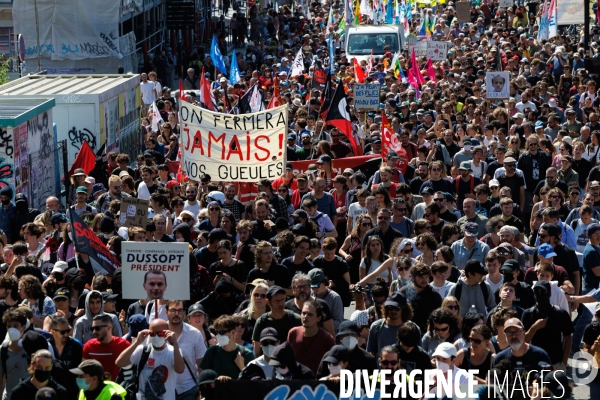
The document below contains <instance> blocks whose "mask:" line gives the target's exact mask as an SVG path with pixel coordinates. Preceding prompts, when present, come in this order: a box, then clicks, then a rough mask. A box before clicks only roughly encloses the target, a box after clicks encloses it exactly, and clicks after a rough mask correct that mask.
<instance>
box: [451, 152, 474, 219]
mask: <svg viewBox="0 0 600 400" xmlns="http://www.w3.org/2000/svg"><path fill="white" fill-rule="evenodd" d="M471 168H472V161H463V162H461V163H460V166H459V167H458V173H459V174H460V176H457V177H456V178H454V179H453V180H452V185H453V186H454V192H455V193H456V195H457V199H456V203H457V204H458V206H459V210H461V211H462V206H463V202H464V200H465V198H467V197H468V198H471V199H474V198H475V190H474V189H475V187H476V186H478V185H480V184H481V178H479V177H476V176H474V175H473V174H472V173H471Z"/></svg>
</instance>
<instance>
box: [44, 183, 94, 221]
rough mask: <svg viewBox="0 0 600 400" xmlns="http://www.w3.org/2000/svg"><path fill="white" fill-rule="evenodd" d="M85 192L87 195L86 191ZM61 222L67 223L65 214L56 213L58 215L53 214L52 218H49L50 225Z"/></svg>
mask: <svg viewBox="0 0 600 400" xmlns="http://www.w3.org/2000/svg"><path fill="white" fill-rule="evenodd" d="M85 192H86V193H87V190H86V191H85ZM62 222H68V221H67V217H66V216H65V214H61V213H58V214H54V215H53V216H51V217H50V224H51V225H54V224H60V223H62Z"/></svg>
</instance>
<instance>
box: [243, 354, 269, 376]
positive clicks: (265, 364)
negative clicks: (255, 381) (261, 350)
mask: <svg viewBox="0 0 600 400" xmlns="http://www.w3.org/2000/svg"><path fill="white" fill-rule="evenodd" d="M250 364H255V365H258V366H259V367H261V368H262V370H263V372H264V373H265V377H266V378H267V380H268V379H271V377H272V376H273V368H275V367H274V366H272V365H269V363H268V362H267V360H265V356H264V355H262V356H260V357H258V358H255V359H254V360H252V361H250V362H249V363H248V365H250Z"/></svg>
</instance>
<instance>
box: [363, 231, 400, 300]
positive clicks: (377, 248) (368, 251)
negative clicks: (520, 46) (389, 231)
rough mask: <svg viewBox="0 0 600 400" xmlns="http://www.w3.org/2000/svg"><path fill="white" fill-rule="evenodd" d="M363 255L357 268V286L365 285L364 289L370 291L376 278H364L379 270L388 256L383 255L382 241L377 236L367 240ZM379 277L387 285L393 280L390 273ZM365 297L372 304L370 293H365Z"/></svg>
mask: <svg viewBox="0 0 600 400" xmlns="http://www.w3.org/2000/svg"><path fill="white" fill-rule="evenodd" d="M364 254H365V256H364V257H363V258H362V260H361V261H360V266H359V276H360V279H361V280H360V281H359V284H360V285H361V286H364V285H366V287H367V288H369V289H370V288H371V287H373V284H374V283H375V281H376V278H377V277H378V276H371V278H370V279H365V277H366V276H367V275H371V274H372V272H374V271H375V270H377V269H378V268H379V266H381V265H382V264H383V263H384V262H385V261H386V260H387V259H388V258H389V256H388V255H387V254H385V253H384V251H383V241H382V240H381V239H380V238H379V237H378V236H372V237H370V238H369V240H368V241H367V245H366V247H365V252H364ZM380 275H381V278H383V279H385V281H386V282H387V283H388V284H390V283H391V281H392V279H393V276H392V274H391V272H390V273H389V274H387V275H385V274H380ZM386 277H387V279H386ZM367 297H368V299H369V302H370V303H372V302H373V297H372V296H371V293H370V292H367Z"/></svg>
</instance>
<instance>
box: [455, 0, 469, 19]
mask: <svg viewBox="0 0 600 400" xmlns="http://www.w3.org/2000/svg"><path fill="white" fill-rule="evenodd" d="M454 7H455V8H456V21H458V22H471V2H470V1H459V2H458V3H454Z"/></svg>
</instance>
